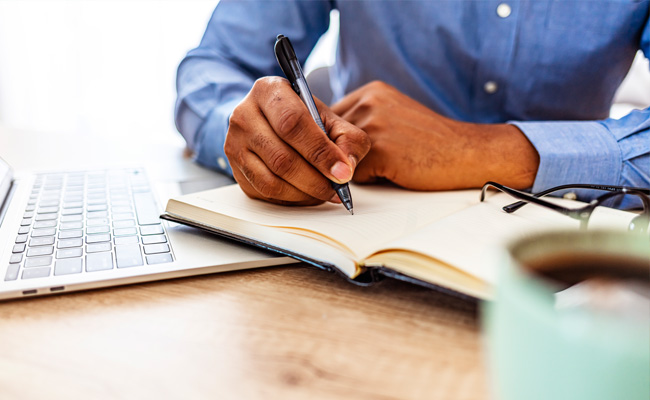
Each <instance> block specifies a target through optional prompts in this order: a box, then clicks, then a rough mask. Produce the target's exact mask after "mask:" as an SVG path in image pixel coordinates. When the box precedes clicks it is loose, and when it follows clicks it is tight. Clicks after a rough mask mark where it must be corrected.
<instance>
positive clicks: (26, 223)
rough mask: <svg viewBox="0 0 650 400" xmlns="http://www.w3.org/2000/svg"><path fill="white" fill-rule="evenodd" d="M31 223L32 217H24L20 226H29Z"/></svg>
mask: <svg viewBox="0 0 650 400" xmlns="http://www.w3.org/2000/svg"><path fill="white" fill-rule="evenodd" d="M31 224H32V219H31V218H23V220H22V221H20V226H29V225H31Z"/></svg>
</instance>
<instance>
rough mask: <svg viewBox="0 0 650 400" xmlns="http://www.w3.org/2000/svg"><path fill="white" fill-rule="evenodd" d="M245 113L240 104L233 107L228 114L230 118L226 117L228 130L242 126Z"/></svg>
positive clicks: (244, 120)
mask: <svg viewBox="0 0 650 400" xmlns="http://www.w3.org/2000/svg"><path fill="white" fill-rule="evenodd" d="M245 114H246V113H245V112H244V110H243V109H242V107H241V106H238V107H235V109H234V110H233V111H232V113H231V114H230V118H228V126H229V130H230V128H239V127H242V126H244V124H245V122H246V116H245Z"/></svg>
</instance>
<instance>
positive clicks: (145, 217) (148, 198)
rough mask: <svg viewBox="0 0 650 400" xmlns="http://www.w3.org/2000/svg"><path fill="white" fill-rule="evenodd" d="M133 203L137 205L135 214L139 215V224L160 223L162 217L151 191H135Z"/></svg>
mask: <svg viewBox="0 0 650 400" xmlns="http://www.w3.org/2000/svg"><path fill="white" fill-rule="evenodd" d="M133 203H134V205H135V214H136V215H137V217H138V224H139V225H153V224H159V223H160V218H158V216H159V212H158V207H156V202H155V201H154V199H153V196H152V195H151V192H144V193H133Z"/></svg>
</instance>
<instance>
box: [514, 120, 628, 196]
mask: <svg viewBox="0 0 650 400" xmlns="http://www.w3.org/2000/svg"><path fill="white" fill-rule="evenodd" d="M508 123H509V124H512V125H515V126H516V127H517V128H519V129H520V130H521V131H522V132H523V133H524V135H526V137H527V138H528V140H530V142H531V143H532V144H533V146H534V147H535V149H536V150H537V152H538V153H539V169H538V171H537V176H536V177H535V183H534V184H533V188H532V191H533V193H537V192H541V191H543V190H545V189H548V188H551V187H554V186H558V185H564V184H571V183H594V184H596V183H597V184H612V185H616V184H618V182H619V179H620V175H621V165H622V158H621V150H620V148H619V146H618V142H617V140H616V138H615V137H614V135H612V133H611V132H610V131H609V129H607V128H606V127H605V126H604V125H602V124H601V123H599V122H593V121H585V122H582V121H580V122H519V121H510V122H508Z"/></svg>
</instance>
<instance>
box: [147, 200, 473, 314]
mask: <svg viewBox="0 0 650 400" xmlns="http://www.w3.org/2000/svg"><path fill="white" fill-rule="evenodd" d="M160 218H162V219H164V220H167V221H171V222H175V223H178V224H182V225H188V226H192V227H194V228H197V229H201V230H204V231H207V232H210V233H213V234H215V235H218V236H221V237H225V238H228V239H231V240H235V241H237V242H240V243H244V244H246V245H249V246H254V247H258V248H262V249H265V250H270V251H273V252H276V253H279V254H282V255H285V256H289V257H291V258H295V259H296V260H299V261H302V262H304V263H306V264H309V265H312V266H315V267H316V268H319V269H322V270H326V271H329V272H333V273H336V274H337V275H339V276H342V277H343V278H344V279H345V280H347V281H348V282H352V283H354V284H355V285H359V286H370V285H372V284H374V283H376V282H379V281H381V280H383V279H384V278H393V279H397V280H400V281H404V282H408V283H411V284H415V285H419V286H423V287H425V288H428V289H432V290H435V291H437V292H441V293H445V294H448V295H451V296H454V297H458V298H461V299H463V300H467V301H471V302H476V301H478V299H477V298H475V297H472V296H469V295H466V294H464V293H460V292H457V291H455V290H451V289H448V288H446V287H443V286H440V285H436V284H434V283H431V282H427V281H423V280H421V279H416V278H413V277H411V276H408V275H404V274H402V273H399V272H396V271H393V270H391V269H389V268H386V267H374V268H367V269H366V270H365V271H364V272H362V273H361V274H359V275H358V276H357V277H356V278H354V279H352V278H350V277H349V276H347V275H346V274H344V273H343V272H341V271H340V270H339V269H338V268H336V266H335V265H333V264H329V263H323V262H322V261H317V260H314V259H312V258H309V257H307V256H305V255H304V254H299V253H296V252H293V251H290V250H287V249H283V248H279V247H276V246H273V245H270V244H268V243H264V242H261V241H259V240H255V239H251V238H248V237H245V236H241V235H238V234H236V233H233V232H230V231H226V230H223V229H219V228H217V227H214V226H209V225H205V224H202V223H201V222H199V221H194V220H189V219H184V218H179V217H177V216H175V215H172V214H168V213H163V214H161V215H160Z"/></svg>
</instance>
